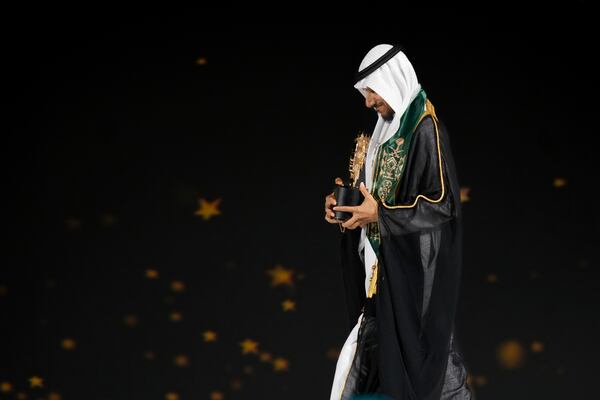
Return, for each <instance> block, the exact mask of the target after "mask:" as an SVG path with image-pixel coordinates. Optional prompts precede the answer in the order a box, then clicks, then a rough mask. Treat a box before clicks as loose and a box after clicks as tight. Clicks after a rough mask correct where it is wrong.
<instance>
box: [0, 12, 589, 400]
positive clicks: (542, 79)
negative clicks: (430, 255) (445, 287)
mask: <svg viewBox="0 0 600 400" xmlns="http://www.w3.org/2000/svg"><path fill="white" fill-rule="evenodd" d="M589 8H590V7H589V6H588V5H587V4H586V3H584V2H575V3H573V4H571V5H570V6H569V7H565V8H557V9H554V10H552V11H553V12H552V13H551V14H549V15H544V16H543V15H542V14H541V13H535V14H534V13H532V14H530V15H517V14H516V13H508V12H507V13H506V14H507V15H500V14H499V13H498V10H495V9H493V8H492V9H491V10H490V11H487V12H483V11H481V12H474V11H471V12H463V11H458V10H433V11H431V10H421V11H411V12H410V13H408V12H407V13H405V14H404V15H402V16H401V17H398V18H397V19H394V18H392V19H390V20H389V21H378V20H377V19H376V18H375V19H369V18H367V16H368V14H369V13H367V12H365V15H359V16H357V17H358V18H359V19H360V21H348V23H346V24H340V23H335V22H334V21H328V20H326V19H325V18H323V19H322V20H321V21H320V22H315V23H311V24H308V23H307V24H298V23H291V22H290V23H286V22H279V23H278V24H273V23H272V24H265V23H262V22H260V23H259V22H256V23H253V24H251V23H249V22H246V23H239V22H234V21H233V20H230V19H229V18H228V14H227V12H226V11H222V12H220V13H214V12H209V11H208V10H201V11H198V10H194V11H185V10H181V11H179V12H166V11H155V12H145V13H143V12H134V13H117V12H109V11H100V10H94V11H85V12H84V11H83V10H75V12H76V17H73V16H72V13H73V12H74V10H66V9H65V10H61V9H55V8H52V9H46V10H39V9H38V10H36V12H35V14H33V13H32V12H30V11H29V10H24V9H22V10H17V11H14V12H11V13H6V15H5V20H6V21H5V22H6V23H5V24H4V25H3V39H4V42H5V43H4V46H3V59H4V61H3V66H4V69H5V72H4V84H3V86H4V89H3V92H4V93H3V94H4V96H3V97H4V106H3V108H4V111H5V112H6V116H5V121H6V125H7V126H6V127H5V129H4V135H3V140H4V145H3V146H2V149H3V157H2V162H3V165H2V167H3V168H2V169H3V172H4V174H5V177H4V179H3V184H4V191H3V192H4V195H3V197H4V199H5V200H7V202H8V204H7V205H6V206H5V209H4V216H5V221H6V223H5V224H4V226H5V247H6V249H5V251H4V252H3V256H4V257H3V258H4V262H3V263H2V267H1V272H0V312H1V315H2V337H3V339H2V341H1V343H0V382H4V388H5V389H6V390H4V392H0V398H1V399H17V398H27V399H47V400H57V399H59V398H62V399H65V400H70V399H83V398H85V399H165V398H167V399H169V400H172V399H175V398H179V399H181V400H185V399H211V398H212V399H216V400H218V399H220V398H223V399H308V398H310V399H327V398H329V390H330V387H331V383H332V380H333V373H334V370H335V362H336V360H337V354H336V352H337V351H339V349H340V348H341V346H342V344H343V342H344V340H345V338H346V335H347V334H348V332H347V331H346V330H345V327H346V315H345V308H344V299H343V293H342V282H341V275H340V266H339V258H338V257H339V254H338V239H339V229H338V227H337V226H334V225H329V224H327V223H326V222H325V221H324V220H323V202H324V197H325V195H326V194H328V193H330V192H331V190H332V187H333V179H334V178H335V177H336V176H346V173H347V172H346V169H347V165H348V158H349V156H350V152H351V150H352V145H353V143H352V140H353V138H354V136H355V135H356V134H357V133H358V131H359V130H361V129H364V130H367V131H370V129H371V128H372V126H373V125H374V123H375V120H376V116H375V114H374V113H373V112H372V110H367V109H366V108H365V107H364V100H363V98H362V96H361V95H360V94H359V93H358V92H357V91H356V90H355V89H354V88H353V81H352V77H353V75H354V72H355V70H356V69H357V68H358V65H359V64H360V61H361V59H362V57H363V56H364V54H366V52H367V51H368V50H369V49H370V48H371V47H372V46H374V45H376V44H379V43H400V44H402V45H403V46H404V47H405V49H406V51H405V52H406V54H407V56H408V57H409V59H410V60H411V61H412V63H413V65H414V66H415V69H416V71H417V75H418V77H419V80H420V82H421V84H422V86H423V88H424V89H425V91H426V92H427V94H428V96H429V98H430V99H431V101H432V102H433V104H434V105H435V106H436V110H437V113H438V116H439V117H440V118H441V119H442V120H443V121H444V122H445V124H446V125H447V127H448V129H449V133H450V137H451V140H452V147H453V151H454V156H455V159H456V163H457V168H458V174H459V180H460V183H461V186H463V187H465V188H469V194H470V196H469V197H470V199H469V201H466V202H464V203H463V210H464V232H465V238H464V239H465V240H464V266H463V280H462V290H461V298H460V304H459V313H458V315H457V320H456V324H457V337H458V340H459V343H460V345H461V349H462V351H463V353H464V357H465V362H466V365H467V368H468V370H469V372H470V374H471V378H470V379H471V382H472V384H473V386H474V390H475V393H476V395H477V397H478V398H479V399H507V398H510V399H515V400H516V399H565V398H590V397H595V396H594V394H595V393H594V392H593V389H594V388H595V386H596V385H594V382H595V380H596V379H597V373H598V368H597V361H596V360H597V356H598V351H597V348H598V347H597V343H596V341H595V339H596V338H597V337H598V335H599V334H600V329H599V328H598V324H597V316H596V315H597V312H598V303H599V300H600V299H599V295H598V289H599V287H598V286H599V285H598V278H599V273H598V268H597V267H598V259H597V257H596V254H595V250H596V246H597V242H598V240H597V239H598V213H597V211H596V204H595V203H596V197H595V195H594V191H595V186H596V183H597V175H596V171H597V168H596V166H595V162H594V161H595V160H596V157H597V150H596V148H595V147H594V145H593V144H592V142H591V139H592V138H593V136H595V135H596V134H597V133H598V132H597V127H596V123H595V114H596V110H595V107H596V101H595V94H596V93H595V92H596V88H595V85H594V84H593V82H592V79H593V77H594V75H595V73H596V71H597V66H596V65H595V63H593V62H592V58H594V56H595V55H594V54H593V53H594V52H595V51H596V47H597V46H596V44H595V41H594V40H593V39H592V37H593V36H594V32H595V24H596V21H594V20H593V19H592V13H591V11H590V9H589ZM380 11H381V10H380ZM505 11H506V10H505ZM289 12H292V13H293V10H291V11H289ZM359 14H360V13H359ZM407 14H408V15H407ZM511 14H512V15H511ZM508 15H510V16H508ZM407 21H409V22H407ZM211 23H213V24H215V25H214V26H213V27H211V26H209V24H211ZM199 58H205V60H206V64H205V65H200V64H198V63H197V60H198V59H199ZM557 178H560V179H563V182H565V183H566V184H565V185H562V186H561V185H558V184H556V179H557ZM200 198H204V199H208V200H209V201H212V200H216V199H218V198H220V199H221V202H220V204H219V209H220V211H221V215H217V216H214V217H213V218H211V219H209V220H203V219H202V218H199V217H198V216H196V215H194V212H195V211H196V210H197V208H198V200H199V199H200ZM277 265H281V266H283V267H284V268H287V269H291V270H293V285H279V286H272V285H271V278H270V277H269V275H268V271H269V270H272V269H274V268H275V267H276V266H277ZM148 269H153V270H156V271H158V279H148V278H147V277H146V276H145V274H146V271H147V270H148ZM173 281H181V282H183V285H184V286H185V290H182V291H181V290H180V291H174V290H173V289H172V287H171V286H172V282H173ZM180 286H181V285H180ZM286 299H290V300H292V301H295V305H296V309H295V310H294V311H288V312H284V311H283V309H282V305H281V302H282V301H284V300H286ZM173 312H179V313H180V315H181V316H182V318H181V320H180V321H178V322H177V321H173V320H171V319H170V316H171V315H172V313H173ZM207 330H211V331H214V332H216V333H217V340H216V341H215V342H205V341H204V340H203V333H204V332H205V331H207ZM247 338H250V339H253V340H255V341H257V342H258V343H259V351H260V352H264V353H269V354H271V355H272V356H273V358H276V357H280V358H283V359H285V360H286V361H287V362H288V363H289V364H288V369H287V370H283V371H277V370H275V368H274V363H273V362H269V361H261V359H260V358H259V356H258V355H257V354H242V351H241V347H240V345H239V343H240V342H241V341H243V340H244V339H247ZM64 339H71V340H73V341H74V343H75V344H76V345H75V348H74V349H71V350H69V349H65V348H63V346H61V343H62V341H63V340H64ZM149 352H150V353H149ZM149 354H150V355H149ZM178 355H183V356H185V357H186V360H187V361H188V362H187V364H188V365H187V366H177V365H176V363H174V358H175V357H177V356H178ZM32 376H38V377H41V378H43V380H44V387H43V388H37V387H30V386H31V385H30V382H29V379H30V378H31V377H32ZM169 393H172V394H173V395H168V394H169ZM175 394H176V395H177V396H178V397H175Z"/></svg>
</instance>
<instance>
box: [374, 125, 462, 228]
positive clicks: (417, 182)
mask: <svg viewBox="0 0 600 400" xmlns="http://www.w3.org/2000/svg"><path fill="white" fill-rule="evenodd" d="M444 158H445V146H444V144H443V140H442V132H440V129H439V126H438V124H437V123H436V121H435V120H434V118H433V117H426V118H425V119H423V121H422V122H421V123H420V124H419V126H418V127H417V130H416V131H415V134H414V137H413V139H412V142H411V149H410V152H409V156H408V158H407V165H406V166H405V171H404V175H403V177H402V180H401V182H400V184H399V186H398V190H397V193H396V201H395V202H394V204H386V203H384V202H382V201H378V210H377V211H378V223H379V226H380V231H381V233H382V235H384V234H388V233H389V234H402V233H409V232H414V231H418V230H424V229H431V228H435V227H436V226H438V225H440V224H442V223H443V222H445V221H447V220H449V219H451V218H453V217H454V216H455V215H456V209H455V199H454V194H453V193H452V191H451V187H450V182H449V175H448V171H447V166H446V163H445V162H444V161H445V160H444Z"/></svg>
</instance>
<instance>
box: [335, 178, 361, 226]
mask: <svg viewBox="0 0 600 400" xmlns="http://www.w3.org/2000/svg"><path fill="white" fill-rule="evenodd" d="M333 196H334V197H335V202H336V204H335V205H336V206H358V205H360V204H362V202H363V201H364V196H363V194H362V193H361V191H360V189H359V188H357V187H354V186H349V185H336V186H335V189H334V190H333ZM333 212H334V213H335V219H337V220H340V221H347V220H348V219H350V218H351V217H352V213H351V212H348V211H335V210H333Z"/></svg>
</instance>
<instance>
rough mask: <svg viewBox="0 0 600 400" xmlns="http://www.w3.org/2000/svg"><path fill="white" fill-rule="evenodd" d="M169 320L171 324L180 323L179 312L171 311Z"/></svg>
mask: <svg viewBox="0 0 600 400" xmlns="http://www.w3.org/2000/svg"><path fill="white" fill-rule="evenodd" d="M169 318H170V319H171V321H173V322H180V321H181V320H182V319H183V315H182V314H181V313H180V312H179V311H173V312H172V313H171V314H170V315H169Z"/></svg>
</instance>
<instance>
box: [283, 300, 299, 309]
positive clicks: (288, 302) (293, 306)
mask: <svg viewBox="0 0 600 400" xmlns="http://www.w3.org/2000/svg"><path fill="white" fill-rule="evenodd" d="M281 306H282V307H283V311H294V310H295V309H296V303H295V302H294V301H293V300H290V299H287V300H285V301H283V302H282V303H281Z"/></svg>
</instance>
